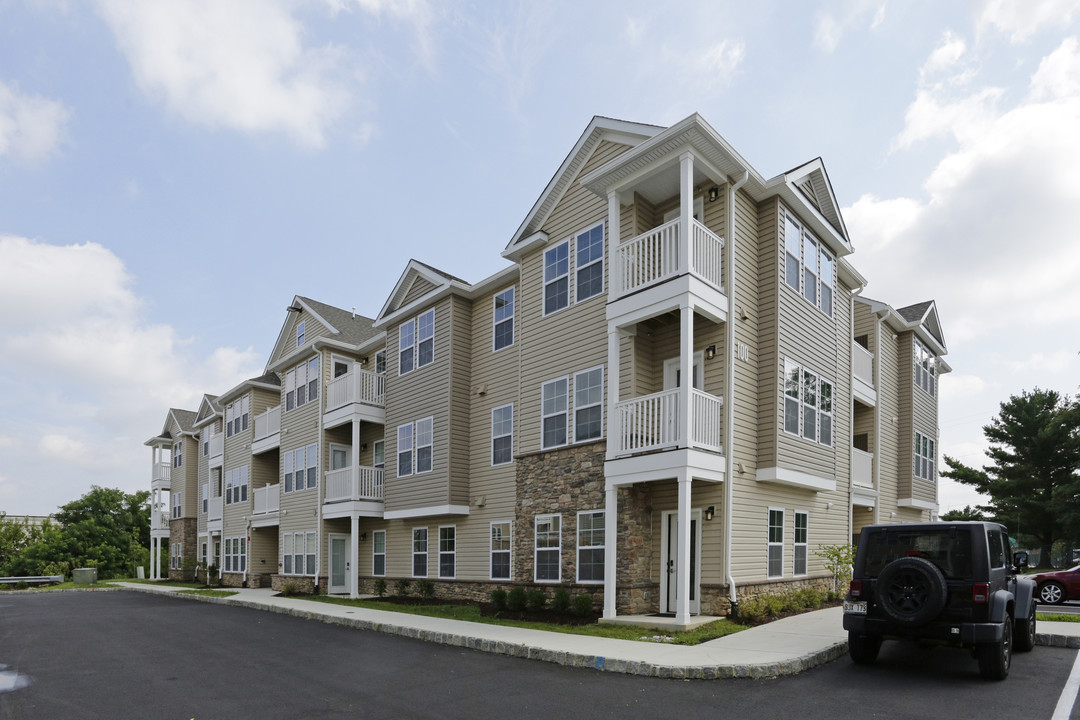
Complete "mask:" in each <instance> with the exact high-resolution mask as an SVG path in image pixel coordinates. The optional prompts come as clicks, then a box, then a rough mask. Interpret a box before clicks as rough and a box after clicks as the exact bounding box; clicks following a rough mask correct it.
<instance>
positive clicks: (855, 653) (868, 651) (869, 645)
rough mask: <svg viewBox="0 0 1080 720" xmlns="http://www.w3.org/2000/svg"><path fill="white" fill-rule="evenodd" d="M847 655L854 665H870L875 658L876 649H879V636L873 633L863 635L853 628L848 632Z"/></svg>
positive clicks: (876, 654)
mask: <svg viewBox="0 0 1080 720" xmlns="http://www.w3.org/2000/svg"><path fill="white" fill-rule="evenodd" d="M847 644H848V655H850V656H851V660H852V662H854V663H855V664H856V665H870V664H871V663H873V662H874V661H875V660H877V656H878V651H879V650H881V638H880V637H877V636H874V635H863V634H862V633H857V632H855V631H854V630H851V631H849V632H848V641H847Z"/></svg>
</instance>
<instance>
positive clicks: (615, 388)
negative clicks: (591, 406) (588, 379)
mask: <svg viewBox="0 0 1080 720" xmlns="http://www.w3.org/2000/svg"><path fill="white" fill-rule="evenodd" d="M619 337H620V336H619V331H618V330H617V329H616V328H615V326H614V325H610V324H609V325H608V334H607V383H608V388H607V390H608V394H607V401H608V402H607V428H606V433H607V434H606V435H605V436H604V437H606V438H607V439H608V441H607V459H608V460H614V459H615V453H616V451H617V450H619V449H620V448H619V444H620V443H621V442H622V435H623V428H622V422H621V421H620V420H619V417H618V415H617V414H616V412H615V405H616V404H618V402H619V368H620V364H619Z"/></svg>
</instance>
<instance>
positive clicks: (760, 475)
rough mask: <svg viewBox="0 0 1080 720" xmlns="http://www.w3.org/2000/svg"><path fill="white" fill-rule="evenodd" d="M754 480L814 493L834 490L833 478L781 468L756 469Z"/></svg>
mask: <svg viewBox="0 0 1080 720" xmlns="http://www.w3.org/2000/svg"><path fill="white" fill-rule="evenodd" d="M754 479H755V480H757V481H758V482H767V483H776V484H777V485H788V486H790V487H797V488H803V489H804V490H813V491H815V492H818V491H822V490H826V491H829V492H832V491H835V490H836V479H835V478H824V477H820V476H818V475H811V474H810V473H804V472H800V471H798V470H788V469H787V468H782V467H768V468H758V469H757V473H756V475H755V478H754Z"/></svg>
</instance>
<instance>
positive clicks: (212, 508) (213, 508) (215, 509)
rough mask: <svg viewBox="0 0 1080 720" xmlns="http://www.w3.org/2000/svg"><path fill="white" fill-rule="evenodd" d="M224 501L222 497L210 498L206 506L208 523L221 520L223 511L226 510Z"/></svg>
mask: <svg viewBox="0 0 1080 720" xmlns="http://www.w3.org/2000/svg"><path fill="white" fill-rule="evenodd" d="M223 500H224V498H223V497H221V496H220V495H219V496H217V497H212V498H210V501H209V502H208V503H207V504H206V508H207V509H206V519H207V521H210V520H220V519H221V511H222V509H223V508H224V505H223V503H222V501H223Z"/></svg>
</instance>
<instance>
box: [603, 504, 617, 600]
mask: <svg viewBox="0 0 1080 720" xmlns="http://www.w3.org/2000/svg"><path fill="white" fill-rule="evenodd" d="M618 492H619V491H618V490H617V489H615V488H614V487H610V488H608V489H607V492H606V493H604V617H605V618H613V617H615V593H616V591H617V589H616V587H615V584H616V572H615V571H616V562H617V561H618V551H617V549H616V543H617V542H618V539H619V533H618V529H619V524H618V523H619V499H618Z"/></svg>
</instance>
